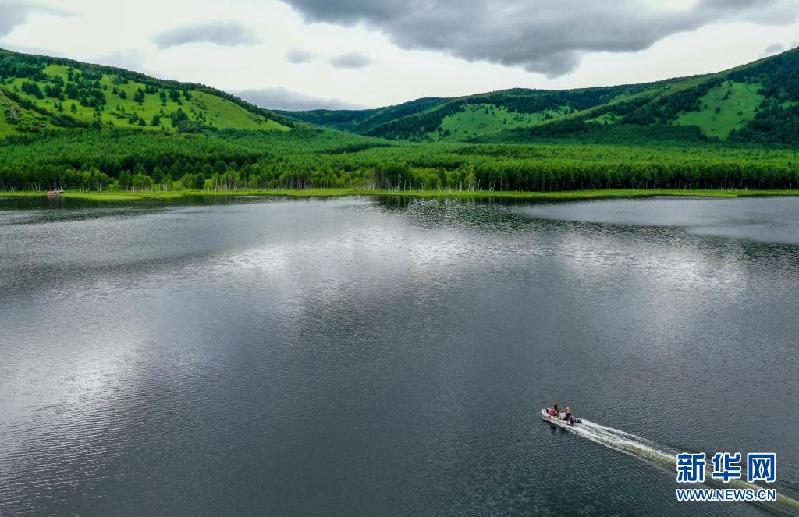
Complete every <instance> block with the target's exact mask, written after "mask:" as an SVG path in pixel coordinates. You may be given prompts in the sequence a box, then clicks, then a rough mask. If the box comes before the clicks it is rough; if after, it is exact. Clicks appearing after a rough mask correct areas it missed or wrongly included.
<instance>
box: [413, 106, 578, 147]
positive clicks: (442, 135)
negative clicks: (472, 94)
mask: <svg viewBox="0 0 799 517" xmlns="http://www.w3.org/2000/svg"><path fill="white" fill-rule="evenodd" d="M567 113H569V108H568V107H565V106H564V107H562V108H561V109H559V110H545V111H542V112H538V113H518V112H515V111H508V109H507V108H505V107H502V106H495V105H493V104H467V105H466V106H464V108H463V110H462V111H459V112H457V113H453V114H451V115H447V116H446V117H444V119H443V120H442V121H441V126H440V127H439V128H438V129H436V130H435V131H432V132H430V133H428V136H429V137H430V139H431V140H434V141H438V140H442V141H461V140H463V139H464V138H468V137H473V136H477V135H484V134H487V133H497V132H499V131H502V130H504V129H513V128H517V127H528V126H534V125H537V124H541V123H543V122H545V121H547V120H553V119H556V118H560V117H562V116H564V115H565V114H567Z"/></svg>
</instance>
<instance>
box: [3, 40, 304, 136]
mask: <svg viewBox="0 0 799 517" xmlns="http://www.w3.org/2000/svg"><path fill="white" fill-rule="evenodd" d="M292 125H294V122H292V121H290V120H288V119H286V118H285V117H282V116H280V115H277V114H275V113H273V112H270V111H267V110H264V109H261V108H258V107H256V106H254V105H252V104H249V103H247V102H244V101H242V100H241V99H238V98H236V97H233V96H231V95H229V94H227V93H224V92H221V91H218V90H214V89H213V88H209V87H207V86H204V85H201V84H189V83H179V82H175V81H163V80H157V79H154V78H151V77H148V76H145V75H142V74H139V73H135V72H130V71H127V70H122V69H118V68H112V67H104V66H98V65H92V64H86V63H79V62H77V61H71V60H67V59H59V58H50V57H45V56H32V55H27V54H19V53H16V52H9V51H6V50H0V136H5V135H13V134H19V133H36V132H40V131H43V130H46V129H54V128H66V127H111V126H113V127H118V128H140V129H143V130H151V131H152V130H155V131H165V132H193V131H199V130H204V129H253V130H256V129H262V130H287V129H289V128H290V127H291V126H292Z"/></svg>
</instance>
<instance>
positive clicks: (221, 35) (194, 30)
mask: <svg viewBox="0 0 799 517" xmlns="http://www.w3.org/2000/svg"><path fill="white" fill-rule="evenodd" d="M154 41H155V44H156V45H158V46H159V47H160V48H169V47H177V46H179V45H185V44H188V43H214V44H216V45H221V46H226V47H234V46H238V45H254V44H256V43H258V38H257V37H256V36H255V33H253V31H252V30H251V29H250V28H248V27H246V26H245V25H242V24H240V23H234V22H210V23H199V24H195V25H185V26H183V27H177V28H175V29H170V30H168V31H165V32H162V33H160V34H158V35H156V36H155V38H154Z"/></svg>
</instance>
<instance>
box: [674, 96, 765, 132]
mask: <svg viewBox="0 0 799 517" xmlns="http://www.w3.org/2000/svg"><path fill="white" fill-rule="evenodd" d="M761 87H762V85H760V84H751V83H737V82H731V81H725V82H724V83H723V84H722V85H721V86H717V87H715V88H712V89H711V90H710V91H709V92H708V93H707V95H705V96H703V97H700V98H699V106H700V110H699V111H691V112H687V113H682V114H680V116H679V117H678V118H677V120H676V122H675V124H677V125H680V126H698V127H699V129H700V130H701V131H702V133H703V134H705V135H707V136H711V137H717V138H720V139H722V140H726V139H727V138H728V137H729V136H730V132H731V131H732V130H733V129H740V128H742V127H743V126H744V125H745V124H746V123H747V122H748V121H750V120H752V119H753V118H755V112H756V111H757V107H758V106H759V105H760V103H761V102H762V101H763V96H762V95H760V94H759V93H758V91H759V90H760V88H761Z"/></svg>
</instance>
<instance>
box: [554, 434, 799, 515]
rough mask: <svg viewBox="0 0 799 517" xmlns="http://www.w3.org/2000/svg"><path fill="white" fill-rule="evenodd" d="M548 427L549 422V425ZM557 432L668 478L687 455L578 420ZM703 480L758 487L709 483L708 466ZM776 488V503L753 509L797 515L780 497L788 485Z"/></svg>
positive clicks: (797, 507) (794, 505)
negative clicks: (631, 459)
mask: <svg viewBox="0 0 799 517" xmlns="http://www.w3.org/2000/svg"><path fill="white" fill-rule="evenodd" d="M550 424H552V422H550ZM558 427H560V428H561V429H565V430H567V431H569V432H571V433H574V434H575V435H578V436H581V437H583V438H585V439H587V440H590V441H592V442H594V443H598V444H600V445H603V446H605V447H608V448H610V449H613V450H615V451H619V452H621V453H624V454H627V455H629V456H633V457H635V458H636V459H639V460H641V461H644V462H646V463H649V464H651V465H654V466H655V467H658V468H660V469H661V470H664V471H668V472H669V473H670V474H672V475H674V474H675V465H676V459H675V455H676V454H679V453H680V452H687V451H685V450H676V449H673V448H671V447H668V446H665V445H662V444H659V443H656V442H653V441H651V440H647V439H646V438H642V437H640V436H636V435H634V434H632V433H628V432H626V431H622V430H621V429H615V428H613V427H608V426H604V425H600V424H597V423H596V422H592V421H590V420H586V419H582V423H580V424H579V425H574V426H569V425H558ZM707 469H708V470H707V472H706V476H705V479H706V480H707V481H706V484H707V485H708V486H711V487H712V488H722V487H723V488H752V489H759V488H763V487H761V486H758V485H755V484H752V483H746V482H742V481H733V482H730V483H729V484H728V485H722V484H721V483H720V482H717V481H715V480H712V478H711V477H710V473H711V470H710V466H709V465H708V466H707ZM779 485H780V486H776V487H774V486H769V487H768V488H777V500H776V501H775V502H768V503H753V504H755V505H756V506H757V507H759V508H761V509H763V510H766V511H768V512H770V513H775V514H779V515H797V514H799V501H797V500H796V499H793V498H791V497H789V496H787V495H785V493H784V489H785V488H788V487H789V483H785V484H782V483H780V484H779Z"/></svg>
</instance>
